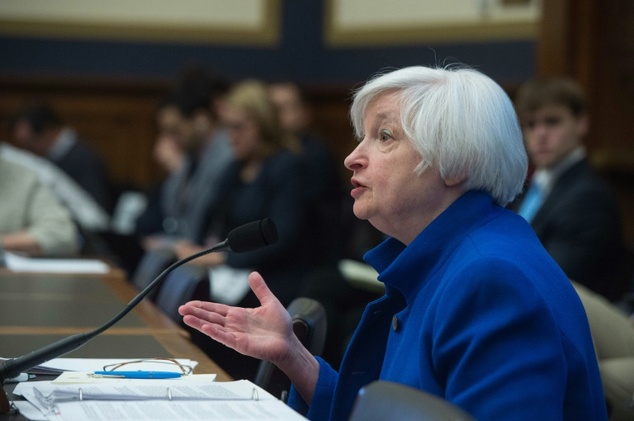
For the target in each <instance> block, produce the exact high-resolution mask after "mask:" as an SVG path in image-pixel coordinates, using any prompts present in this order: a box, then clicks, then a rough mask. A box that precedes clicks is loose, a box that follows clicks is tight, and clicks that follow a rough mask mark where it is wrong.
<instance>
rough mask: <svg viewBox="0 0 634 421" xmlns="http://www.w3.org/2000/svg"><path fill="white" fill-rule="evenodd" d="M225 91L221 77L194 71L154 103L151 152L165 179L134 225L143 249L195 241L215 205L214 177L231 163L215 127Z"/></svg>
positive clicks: (216, 179) (221, 134)
mask: <svg viewBox="0 0 634 421" xmlns="http://www.w3.org/2000/svg"><path fill="white" fill-rule="evenodd" d="M228 88H229V84H228V82H227V81H225V79H224V78H222V77H221V76H219V75H216V74H214V73H211V72H208V71H206V70H205V69H202V68H198V67H196V68H193V69H189V70H188V71H187V72H185V73H184V74H183V75H182V77H181V79H180V80H179V82H178V84H177V86H176V88H175V89H174V90H173V91H172V92H171V93H169V94H168V95H167V96H166V97H165V98H164V99H163V101H162V102H161V103H160V104H159V107H158V110H157V114H156V118H157V125H158V129H159V136H158V138H157V141H156V143H155V148H154V151H153V152H154V158H155V159H156V160H157V162H158V163H159V164H160V165H161V166H162V167H163V168H164V169H165V170H166V172H167V178H166V179H165V180H164V181H163V182H162V183H161V185H160V186H159V188H158V190H157V195H156V196H155V199H154V202H153V203H154V205H153V206H150V207H148V208H147V211H146V212H145V213H144V214H143V215H141V216H140V217H139V219H138V220H137V234H138V235H140V236H142V237H143V245H144V247H145V249H146V250H152V249H156V248H164V249H172V248H173V245H174V243H175V242H177V241H180V240H183V239H186V240H189V241H194V240H196V239H198V238H199V237H200V235H201V232H202V231H203V229H204V224H205V222H206V214H205V209H206V207H207V206H208V204H209V203H210V202H212V201H214V200H215V195H216V194H217V186H218V182H219V179H220V175H221V174H222V173H223V172H224V170H225V169H226V168H227V166H228V164H229V162H230V161H231V159H232V153H231V148H230V146H229V138H228V136H227V133H226V131H225V130H223V129H222V128H221V127H220V124H219V122H218V112H219V107H220V105H221V101H222V99H223V97H224V95H225V94H226V91H227V89H228Z"/></svg>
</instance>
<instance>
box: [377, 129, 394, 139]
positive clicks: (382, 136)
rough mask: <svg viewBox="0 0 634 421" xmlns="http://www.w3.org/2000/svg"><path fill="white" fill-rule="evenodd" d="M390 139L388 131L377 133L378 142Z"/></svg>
mask: <svg viewBox="0 0 634 421" xmlns="http://www.w3.org/2000/svg"><path fill="white" fill-rule="evenodd" d="M390 139H392V133H390V131H389V130H381V131H380V132H379V140H380V141H382V142H384V141H386V140H390Z"/></svg>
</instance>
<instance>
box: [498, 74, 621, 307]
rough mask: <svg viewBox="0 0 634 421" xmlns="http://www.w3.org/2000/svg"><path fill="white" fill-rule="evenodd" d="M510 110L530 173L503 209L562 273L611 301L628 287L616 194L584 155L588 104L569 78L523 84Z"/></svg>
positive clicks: (579, 88) (537, 80) (582, 93)
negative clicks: (518, 219)
mask: <svg viewBox="0 0 634 421" xmlns="http://www.w3.org/2000/svg"><path fill="white" fill-rule="evenodd" d="M515 105H516V110H517V113H518V115H519V118H520V121H521V124H522V129H523V133H524V141H525V144H526V149H527V151H528V155H529V157H530V159H531V162H532V164H533V165H534V168H535V171H534V173H533V175H532V178H531V180H530V182H529V186H528V188H527V189H526V190H525V191H524V193H523V194H522V195H521V196H519V197H518V198H517V199H516V200H515V201H514V202H513V203H512V204H511V205H510V206H509V207H510V208H511V209H513V210H515V211H517V212H518V213H519V214H520V215H522V216H523V217H524V218H525V219H526V220H527V221H528V222H530V224H531V227H532V228H533V230H534V231H535V233H536V234H537V236H538V237H539V239H540V241H541V243H542V244H543V245H544V247H545V248H546V250H547V251H548V253H549V254H550V255H551V256H552V257H553V258H554V259H555V261H556V262H557V263H558V264H559V266H561V268H562V269H563V270H564V272H565V273H566V275H567V276H568V277H569V278H570V279H573V280H575V281H577V282H579V283H581V284H583V285H585V286H587V287H588V288H590V289H591V290H593V291H595V292H597V293H599V294H601V295H603V296H605V297H606V298H608V299H609V300H611V301H615V300H618V299H619V298H620V297H621V296H622V295H623V294H624V293H625V289H626V287H627V284H626V282H627V281H626V276H627V274H625V273H623V271H624V258H625V247H624V242H623V238H622V229H621V215H620V214H619V209H618V205H617V202H616V199H615V197H614V195H613V193H612V191H611V190H610V188H609V186H608V185H607V183H605V182H604V181H603V180H602V179H601V178H600V177H599V175H598V174H597V173H596V172H595V170H594V169H593V168H592V166H591V164H590V162H589V161H588V158H587V156H586V150H585V148H584V146H583V139H584V137H585V136H586V134H587V133H588V127H589V112H588V105H587V101H586V97H585V93H584V92H583V90H582V88H581V86H579V84H577V83H576V82H575V81H574V80H572V79H569V78H564V77H561V78H548V79H535V80H531V81H528V82H526V83H525V84H524V85H522V86H521V87H520V89H519V91H518V93H517V96H516V101H515Z"/></svg>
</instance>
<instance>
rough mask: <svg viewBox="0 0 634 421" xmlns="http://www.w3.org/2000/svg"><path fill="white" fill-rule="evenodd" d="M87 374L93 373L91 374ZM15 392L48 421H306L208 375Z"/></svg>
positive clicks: (49, 385)
mask: <svg viewBox="0 0 634 421" xmlns="http://www.w3.org/2000/svg"><path fill="white" fill-rule="evenodd" d="M86 376H88V377H89V375H88V374H87V373H86ZM14 393H15V394H18V395H21V396H23V397H24V398H25V399H27V400H28V401H29V402H30V403H31V404H32V405H33V406H35V407H36V408H37V410H38V411H39V412H40V413H41V414H42V415H43V417H44V418H40V419H47V420H51V421H69V420H72V421H74V420H86V419H91V420H95V419H97V420H179V419H187V420H209V419H214V420H288V421H297V420H305V418H304V417H302V416H301V415H299V414H298V413H296V412H295V411H293V410H292V409H291V408H289V407H288V406H287V405H286V404H285V403H283V402H282V401H280V400H278V399H277V398H275V397H274V396H273V395H271V394H269V393H268V392H266V391H265V390H264V389H262V388H260V387H258V386H256V385H255V384H253V383H251V382H249V381H247V380H239V381H235V382H213V381H210V380H209V377H207V376H206V375H202V376H197V375H189V376H184V377H181V378H177V379H170V380H132V379H98V380H96V381H94V382H92V383H79V384H72V385H71V384H67V383H64V382H62V383H61V384H59V383H57V381H52V382H44V381H43V382H25V383H20V384H19V385H18V386H17V387H16V389H15V391H14Z"/></svg>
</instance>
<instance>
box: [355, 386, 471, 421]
mask: <svg viewBox="0 0 634 421" xmlns="http://www.w3.org/2000/svg"><path fill="white" fill-rule="evenodd" d="M392 419H397V420H399V421H419V420H426V421H474V420H475V419H474V418H473V417H472V416H471V415H469V414H468V413H466V412H465V411H463V410H462V409H460V408H458V407H457V406H455V405H453V404H452V403H450V402H448V401H446V400H444V399H442V398H440V397H438V396H434V395H431V394H429V393H426V392H423V391H422V390H419V389H414V388H413V387H410V386H405V385H403V384H400V383H394V382H388V381H374V382H372V383H370V384H369V385H367V386H365V387H363V388H362V389H361V390H360V391H359V394H358V395H357V399H356V401H355V404H354V407H353V409H352V414H351V415H350V418H348V420H349V421H384V420H392Z"/></svg>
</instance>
